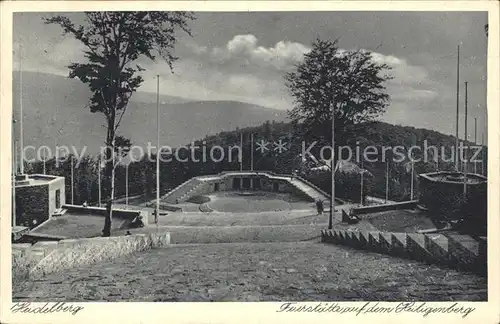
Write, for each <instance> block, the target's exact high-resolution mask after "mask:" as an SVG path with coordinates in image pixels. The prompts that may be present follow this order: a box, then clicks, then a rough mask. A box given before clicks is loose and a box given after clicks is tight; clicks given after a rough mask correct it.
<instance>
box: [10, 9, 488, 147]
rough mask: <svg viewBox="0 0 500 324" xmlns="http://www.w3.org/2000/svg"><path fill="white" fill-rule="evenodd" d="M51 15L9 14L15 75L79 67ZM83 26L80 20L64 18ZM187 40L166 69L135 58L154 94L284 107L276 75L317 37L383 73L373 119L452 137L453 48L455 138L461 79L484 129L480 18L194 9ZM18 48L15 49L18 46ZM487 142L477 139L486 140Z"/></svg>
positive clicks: (79, 58) (74, 48)
mask: <svg viewBox="0 0 500 324" xmlns="http://www.w3.org/2000/svg"><path fill="white" fill-rule="evenodd" d="M50 15H51V13H16V14H15V15H14V44H13V50H14V69H15V70H16V69H19V61H20V57H21V55H19V52H20V51H19V48H20V47H22V66H23V70H29V71H38V72H45V73H52V74H59V75H64V76H67V75H68V69H67V68H66V66H67V65H68V64H69V63H71V62H83V55H82V47H81V45H80V44H79V43H78V42H77V41H75V40H74V39H72V38H71V37H70V36H66V37H63V36H62V35H61V30H60V28H59V27H58V26H55V25H45V24H43V22H42V19H41V18H42V17H43V16H50ZM67 15H68V16H69V17H70V18H72V19H74V20H75V21H76V22H82V21H83V16H82V14H81V13H70V14H67ZM196 16H197V19H196V20H195V21H193V22H191V23H190V27H191V30H192V37H191V36H189V35H187V34H184V33H178V35H177V36H178V43H177V45H176V47H175V55H176V56H178V57H179V60H177V61H176V62H175V64H174V71H173V72H172V71H170V69H169V68H168V66H167V64H166V63H165V62H162V61H156V62H151V61H149V60H148V59H145V58H141V59H139V62H138V63H139V65H140V66H141V67H143V68H145V69H146V71H144V72H143V77H144V79H145V82H144V83H143V85H142V86H141V88H140V91H146V92H155V91H156V75H157V74H159V75H160V80H161V82H160V92H161V93H162V94H165V95H173V96H180V97H184V98H187V99H196V100H238V101H243V102H248V103H252V104H257V105H261V106H265V107H269V108H274V109H282V110H287V109H291V108H292V107H293V98H292V97H291V96H290V94H289V92H288V91H287V89H286V87H285V85H284V75H285V74H286V72H289V71H293V70H294V69H295V66H296V64H299V63H300V62H301V60H302V58H303V55H304V54H305V53H307V52H308V51H309V50H310V46H311V43H312V42H313V41H314V39H316V38H320V39H325V40H335V39H338V40H339V47H340V48H342V49H347V50H353V49H363V50H368V51H371V52H373V53H374V54H373V59H374V60H376V61H379V62H383V63H387V64H388V65H389V66H391V67H392V71H391V74H392V76H393V77H394V79H393V80H391V81H389V82H388V83H387V84H386V87H387V91H388V93H389V94H390V96H391V101H390V104H389V106H388V108H387V111H386V113H385V114H384V115H383V116H382V117H381V119H382V120H384V121H387V122H390V123H393V124H400V125H409V126H415V127H420V128H428V129H434V130H437V131H440V132H443V133H447V134H454V133H455V112H456V82H457V81H456V64H457V45H458V44H461V49H460V60H461V65H460V74H461V80H460V112H461V117H460V127H459V128H460V133H461V134H463V129H464V119H463V114H464V97H465V96H464V84H463V83H464V81H468V89H469V91H468V99H469V100H468V102H469V105H468V107H469V123H468V128H469V138H470V139H473V134H474V117H476V118H477V125H478V141H480V135H479V134H481V133H482V132H486V61H487V57H486V56H487V37H486V35H485V32H484V25H485V24H486V23H487V13H486V12H347V11H344V12H239V13H237V12H234V13H230V12H227V13H216V12H199V13H196ZM20 45H22V46H20ZM485 136H486V135H485Z"/></svg>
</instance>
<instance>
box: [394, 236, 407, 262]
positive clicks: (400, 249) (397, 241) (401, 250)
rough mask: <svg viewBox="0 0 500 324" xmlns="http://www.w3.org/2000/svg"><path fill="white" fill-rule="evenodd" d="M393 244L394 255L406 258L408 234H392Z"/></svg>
mask: <svg viewBox="0 0 500 324" xmlns="http://www.w3.org/2000/svg"><path fill="white" fill-rule="evenodd" d="M391 244H392V253H393V255H396V256H399V257H406V256H407V252H406V233H392V234H391Z"/></svg>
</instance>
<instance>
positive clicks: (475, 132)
mask: <svg viewBox="0 0 500 324" xmlns="http://www.w3.org/2000/svg"><path fill="white" fill-rule="evenodd" d="M474 145H477V117H474ZM474 173H475V174H477V162H476V159H474Z"/></svg>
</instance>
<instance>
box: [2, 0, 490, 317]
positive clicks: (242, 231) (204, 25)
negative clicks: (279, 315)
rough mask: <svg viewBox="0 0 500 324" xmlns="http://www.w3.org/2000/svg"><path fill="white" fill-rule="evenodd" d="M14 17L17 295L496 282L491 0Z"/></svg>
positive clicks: (212, 294) (292, 291) (237, 293)
mask: <svg viewBox="0 0 500 324" xmlns="http://www.w3.org/2000/svg"><path fill="white" fill-rule="evenodd" d="M117 7H118V6H117ZM117 10H119V8H117ZM12 22H13V24H12V31H13V33H12V71H11V73H12V102H11V105H12V128H11V129H12V134H11V135H10V143H9V145H10V147H11V148H12V149H11V152H10V153H11V157H12V158H11V160H10V161H11V164H10V167H11V185H10V189H11V190H10V194H11V203H12V204H11V206H12V208H11V215H10V218H11V220H10V221H11V224H12V226H11V246H12V247H11V258H12V269H11V271H12V302H13V305H14V306H12V307H13V308H11V311H12V312H14V313H15V312H18V313H22V312H31V311H32V310H30V308H29V307H32V306H30V305H31V303H41V302H43V303H46V302H52V303H54V304H53V305H52V306H50V307H52V309H57V310H63V311H65V312H78V310H79V309H78V306H74V305H73V306H71V305H70V304H67V303H80V302H105V301H106V302H269V301H274V302H282V304H281V306H280V309H279V311H281V312H294V311H300V310H299V308H298V307H300V306H299V304H295V302H311V301H314V302H325V304H324V305H323V306H316V307H320V308H321V307H323V308H324V309H323V308H321V310H320V311H321V312H329V311H334V312H342V307H345V306H342V304H336V303H333V302H347V301H349V302H361V301H363V302H396V301H397V302H405V303H406V304H400V306H398V307H402V308H403V310H404V311H413V312H417V313H418V312H423V313H425V312H427V314H428V313H429V312H431V310H428V311H427V310H426V309H427V308H426V307H428V306H422V305H423V304H422V305H421V306H419V307H423V308H421V309H420V308H419V309H418V310H415V309H411V308H412V307H416V305H417V304H414V303H416V302H436V301H439V302H468V301H481V302H487V301H488V276H491V275H492V274H491V273H488V258H487V256H488V252H487V251H488V249H487V245H488V244H487V242H488V171H489V170H490V172H493V171H491V168H490V169H489V168H488V143H489V140H488V108H490V109H491V108H492V107H488V101H487V80H488V75H487V62H488V38H489V35H488V32H489V28H488V26H489V20H488V11H487V10H484V11H477V10H476V11H253V12H252V11H241V12H224V11H196V10H193V11H175V10H172V11H158V10H138V11H129V10H124V11H111V10H103V11H50V6H47V11H43V12H42V11H31V12H14V13H13V15H12ZM6 73H7V74H8V73H9V72H8V71H7V72H6ZM4 108H6V107H3V108H2V109H4ZM497 108H498V107H497ZM497 108H495V109H497ZM490 134H491V133H490ZM497 134H498V133H497ZM3 135H4V134H3ZM6 138H9V134H7V137H6ZM494 154H495V155H494V156H497V153H494ZM495 174H496V173H495ZM3 186H4V187H8V184H7V183H6V184H3ZM497 198H498V197H496V198H491V197H490V199H497ZM490 233H491V231H490ZM496 234H498V233H496ZM494 248H495V247H494ZM494 275H497V274H494ZM75 305H76V304H75ZM318 305H319V304H318ZM388 305H391V304H388ZM401 305H403V306H401ZM413 305H415V306H413ZM72 307H74V308H72ZM336 307H337V308H336ZM387 307H388V308H387V310H386V311H387V312H389V311H392V310H394V309H392V310H391V309H389V308H390V307H392V306H390V307H389V306H387ZM52 309H49V306H47V309H46V311H47V312H51V311H52ZM335 309H336V310H335ZM316 311H318V310H316ZM383 311H384V309H382V310H381V312H383ZM470 311H471V310H470V309H469V308H467V307H465V306H460V304H457V303H450V304H449V305H448V306H446V308H443V309H442V310H441V312H442V313H456V314H459V315H460V316H461V317H466V316H467V315H468V314H469V312H470ZM33 312H34V311H33ZM40 312H43V310H42V311H40ZM360 312H361V311H360ZM374 312H375V311H374ZM443 316H444V315H443ZM457 316H458V315H457ZM460 316H459V317H457V318H460Z"/></svg>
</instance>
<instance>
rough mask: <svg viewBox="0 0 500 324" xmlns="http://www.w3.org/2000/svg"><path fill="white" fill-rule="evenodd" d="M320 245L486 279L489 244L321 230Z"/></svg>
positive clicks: (454, 237) (465, 238)
mask: <svg viewBox="0 0 500 324" xmlns="http://www.w3.org/2000/svg"><path fill="white" fill-rule="evenodd" d="M321 241H322V242H324V243H333V244H339V245H345V246H349V247H352V248H355V249H363V250H368V251H371V252H376V253H381V254H388V255H392V256H396V257H402V258H407V259H413V260H417V261H422V262H426V263H431V264H441V265H445V266H448V267H451V268H456V269H459V270H466V271H471V272H474V273H477V274H479V275H486V273H487V268H488V267H487V246H486V240H482V239H474V238H472V237H471V236H468V235H458V234H420V233H392V232H366V231H351V230H342V229H333V230H322V231H321Z"/></svg>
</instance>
